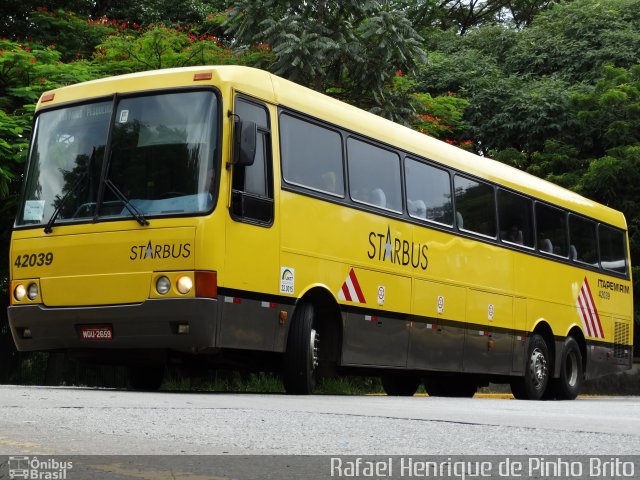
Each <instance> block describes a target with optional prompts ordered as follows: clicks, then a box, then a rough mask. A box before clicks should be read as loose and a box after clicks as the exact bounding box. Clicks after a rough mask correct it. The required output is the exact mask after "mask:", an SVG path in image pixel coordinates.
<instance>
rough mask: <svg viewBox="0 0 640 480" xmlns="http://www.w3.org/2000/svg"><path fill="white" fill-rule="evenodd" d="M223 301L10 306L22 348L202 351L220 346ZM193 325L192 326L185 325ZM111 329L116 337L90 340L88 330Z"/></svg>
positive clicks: (11, 323)
mask: <svg viewBox="0 0 640 480" xmlns="http://www.w3.org/2000/svg"><path fill="white" fill-rule="evenodd" d="M217 313H218V301H217V300H215V299H209V298H188V299H184V298H180V299H161V300H155V299H153V300H151V299H150V300H147V301H145V302H143V303H140V304H134V305H111V306H91V307H56V308H48V307H45V306H43V305H20V306H12V307H9V308H8V315H9V326H10V327H11V333H12V335H13V339H14V341H15V344H16V347H17V349H18V350H19V351H46V350H71V349H94V348H95V349H168V350H177V351H183V352H197V351H199V350H202V349H206V348H210V347H214V346H215V345H214V344H215V332H216V323H217ZM185 325H188V327H185ZM100 327H102V328H105V329H107V330H109V329H110V331H111V339H105V338H104V337H102V338H96V339H92V340H86V339H84V338H83V334H82V332H83V330H85V329H87V328H89V329H91V328H100Z"/></svg>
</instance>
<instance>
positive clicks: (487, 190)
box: [454, 175, 496, 238]
mask: <svg viewBox="0 0 640 480" xmlns="http://www.w3.org/2000/svg"><path fill="white" fill-rule="evenodd" d="M454 181H455V193H456V224H457V225H458V228H459V229H461V230H466V231H469V232H475V233H479V234H481V235H486V236H488V237H494V238H495V236H496V204H495V196H494V193H493V187H492V186H491V185H489V184H487V183H484V182H477V181H475V180H471V179H470V178H465V177H461V176H459V175H456V177H455V180H454Z"/></svg>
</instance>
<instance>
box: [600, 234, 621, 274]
mask: <svg viewBox="0 0 640 480" xmlns="http://www.w3.org/2000/svg"><path fill="white" fill-rule="evenodd" d="M599 230H600V265H601V266H602V268H606V269H607V270H612V271H614V272H618V273H625V272H626V271H627V264H626V256H625V253H624V252H625V240H624V233H623V232H621V231H620V230H614V229H613V228H609V227H605V226H604V225H600V229H599Z"/></svg>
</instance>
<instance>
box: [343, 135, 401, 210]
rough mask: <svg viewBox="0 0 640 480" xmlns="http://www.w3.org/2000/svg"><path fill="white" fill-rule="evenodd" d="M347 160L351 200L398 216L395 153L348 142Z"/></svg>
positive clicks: (397, 169)
mask: <svg viewBox="0 0 640 480" xmlns="http://www.w3.org/2000/svg"><path fill="white" fill-rule="evenodd" d="M347 159H348V165H349V189H350V191H351V198H352V199H353V200H355V201H356V202H360V203H366V204H367V205H373V206H375V207H378V208H383V209H385V210H392V211H394V212H399V213H401V212H402V185H401V183H400V157H399V156H398V155H397V154H396V153H394V152H391V151H389V150H385V149H383V148H380V147H377V146H375V145H371V144H370V143H365V142H363V141H360V140H357V139H355V138H349V140H348V141H347Z"/></svg>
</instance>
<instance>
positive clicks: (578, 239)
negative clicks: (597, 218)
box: [569, 215, 598, 265]
mask: <svg viewBox="0 0 640 480" xmlns="http://www.w3.org/2000/svg"><path fill="white" fill-rule="evenodd" d="M569 242H570V243H569V258H570V259H571V260H576V261H578V262H582V263H587V264H589V265H597V264H598V245H597V242H596V223H595V222H593V221H591V220H587V219H586V218H581V217H576V216H575V215H571V216H570V217H569Z"/></svg>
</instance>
